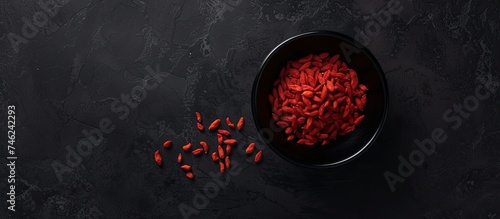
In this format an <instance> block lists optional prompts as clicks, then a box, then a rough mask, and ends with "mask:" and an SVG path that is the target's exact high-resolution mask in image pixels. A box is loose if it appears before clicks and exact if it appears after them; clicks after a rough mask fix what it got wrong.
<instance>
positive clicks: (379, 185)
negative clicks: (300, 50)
mask: <svg viewBox="0 0 500 219" xmlns="http://www.w3.org/2000/svg"><path fill="white" fill-rule="evenodd" d="M386 3H387V2H385V1H368V0H355V1H347V0H342V1H320V0H314V1H291V0H283V1H273V0H240V1H234V0H233V1H228V2H227V3H224V2H223V1H220V0H207V1H200V0H198V1H180V0H178V1H141V0H132V1H117V0H107V1H95V0H78V1H77V0H72V1H71V0H69V1H68V3H67V4H66V5H64V6H62V7H61V8H60V9H59V11H58V13H57V14H56V15H55V16H54V17H52V18H49V22H48V24H46V25H44V26H43V27H42V28H40V32H39V33H38V34H36V36H34V37H33V38H31V39H29V42H28V43H26V44H23V45H21V46H20V48H19V52H15V51H14V49H13V47H12V45H11V43H10V42H9V40H8V37H7V35H8V34H9V33H10V32H12V33H16V34H18V35H21V33H22V30H21V28H22V25H23V21H22V18H23V17H26V18H30V19H31V18H32V16H33V14H35V13H36V12H38V11H41V10H42V9H41V8H40V6H39V5H38V4H37V3H36V1H28V0H21V1H2V2H1V3H0V22H1V23H0V24H1V25H0V105H1V106H0V112H1V117H2V119H1V120H0V127H1V130H2V133H1V134H0V139H1V141H2V142H4V143H2V145H3V146H2V149H1V150H0V153H1V158H0V164H1V166H2V168H1V169H0V171H1V173H2V174H1V176H2V179H1V181H0V188H1V193H2V194H5V193H7V192H8V191H7V187H6V177H5V178H4V176H5V175H6V174H7V167H6V166H5V164H6V162H7V160H6V159H5V157H6V156H7V154H6V149H4V147H5V148H6V144H5V142H6V140H7V138H6V134H4V133H6V126H7V125H6V119H5V118H6V106H7V105H9V104H14V105H16V108H17V110H16V115H17V117H16V120H17V123H16V125H17V127H16V134H17V135H16V137H17V141H16V145H17V151H16V152H17V156H18V157H19V159H18V160H17V183H16V188H17V203H16V208H17V212H16V213H14V214H13V213H10V212H7V211H6V207H2V210H1V211H0V212H1V215H0V217H2V218H5V217H6V216H7V215H10V216H12V217H14V216H16V217H36V218H57V217H61V218H67V217H68V216H70V217H73V216H76V217H78V218H86V217H117V218H118V217H120V218H121V217H168V218H179V217H181V212H180V211H179V205H181V204H186V205H188V206H192V207H193V206H194V205H193V198H195V196H196V194H197V191H199V190H203V188H204V186H205V185H207V183H209V182H212V181H213V179H212V177H210V175H209V173H210V172H212V171H217V166H216V165H215V164H213V163H212V162H211V161H209V157H208V156H205V157H202V158H197V159H194V158H188V159H187V160H188V162H190V163H192V164H194V168H195V170H194V172H195V174H196V177H197V178H196V180H195V181H189V180H187V179H186V178H185V177H184V173H183V172H182V171H181V170H179V169H178V168H177V166H178V165H177V164H176V163H175V161H174V160H175V159H174V158H175V157H176V154H177V153H178V152H179V151H180V148H179V146H180V145H181V144H183V143H184V142H187V141H193V142H197V141H199V140H201V139H204V138H206V136H209V134H206V133H205V134H199V132H198V131H197V130H196V129H195V123H194V116H193V115H194V111H200V112H202V113H203V115H204V117H205V118H206V120H205V121H208V120H211V119H213V118H215V117H223V116H226V115H229V116H231V117H232V118H237V117H239V116H244V117H245V118H247V125H246V127H245V131H244V133H237V134H236V137H237V138H243V137H245V138H247V139H255V138H256V137H257V130H256V129H255V126H254V125H253V121H252V114H251V109H250V96H251V86H252V83H253V79H254V77H255V75H256V74H257V71H258V68H259V65H260V63H261V62H262V60H263V59H264V57H265V56H266V55H267V53H268V52H269V51H270V50H271V49H272V48H273V47H274V46H276V45H277V44H279V43H280V42H282V41H283V40H285V39H287V38H288V37H291V36H294V35H296V34H299V33H303V32H306V31H310V30H319V29H324V30H332V31H337V32H340V33H344V34H347V35H351V36H354V34H355V30H354V27H355V26H358V27H360V28H364V27H365V25H366V24H367V23H368V22H369V21H371V20H372V18H371V15H370V11H371V10H373V11H379V10H380V8H382V7H383V6H384V5H385V4H386ZM401 4H402V6H403V8H404V9H403V11H402V12H401V13H400V14H399V15H397V16H393V17H392V21H391V23H390V24H389V25H388V26H387V27H385V28H383V29H382V30H381V32H380V34H379V35H378V36H377V37H374V38H373V41H372V42H371V43H370V44H369V45H368V49H369V50H370V51H371V52H372V53H373V54H374V55H375V56H376V57H377V59H378V61H379V62H380V64H381V66H382V68H383V69H384V71H385V74H386V78H387V82H388V85H389V94H390V111H389V115H388V119H387V123H386V126H385V127H384V130H383V132H382V134H381V136H380V138H379V139H378V140H377V142H376V143H375V144H374V145H373V146H372V147H371V148H370V149H369V150H368V151H367V152H366V153H365V154H363V156H361V157H359V158H358V159H356V160H355V161H354V162H351V163H349V164H347V165H345V166H342V167H339V168H335V169H326V170H311V169H304V168H301V167H297V166H294V165H293V164H290V163H288V162H286V161H285V160H283V159H282V158H281V157H279V156H277V155H276V154H274V153H273V152H272V151H271V150H269V148H266V146H265V145H262V144H259V145H258V146H257V147H258V149H261V150H263V151H264V159H263V161H262V163H261V164H260V165H254V164H252V163H251V162H247V161H246V156H245V155H243V154H241V146H240V147H239V149H238V150H239V151H235V152H233V156H232V157H233V160H236V161H239V166H240V167H241V169H242V170H241V172H240V173H239V174H235V175H227V176H230V183H229V184H228V185H227V186H226V187H225V188H221V189H220V191H219V194H218V196H217V197H214V198H209V199H208V205H207V206H206V207H205V208H203V209H201V210H200V211H199V212H198V214H197V215H193V217H199V218H213V217H221V218H247V217H260V218H269V217H280V218H318V217H320V218H326V217H333V218H498V217H500V211H499V208H498V203H500V176H499V172H500V156H499V155H500V150H499V149H498V141H499V140H500V129H499V118H500V110H498V109H499V107H500V103H499V96H498V94H494V95H491V96H490V97H489V98H488V99H487V100H484V101H481V102H480V105H479V108H478V110H476V111H475V112H473V113H471V116H470V117H469V118H468V119H464V120H463V124H462V125H461V127H460V128H458V129H457V130H452V129H451V128H450V124H448V123H446V122H444V121H443V119H442V115H443V113H444V112H445V111H446V110H447V109H449V108H451V107H452V106H453V104H455V103H462V102H463V100H464V98H465V97H467V96H469V95H472V94H474V90H475V88H476V87H477V86H478V85H479V84H480V78H482V77H483V76H487V75H491V76H492V79H493V80H494V81H496V82H497V85H498V82H500V78H499V76H498V74H497V73H498V71H499V62H498V59H499V58H500V56H499V55H498V51H500V44H499V43H498V38H499V23H500V14H499V13H498V11H499V10H500V4H499V2H498V1H495V0H491V1H472V0H470V1H445V2H442V3H435V2H434V3H433V2H432V1H428V0H413V1H406V0H401ZM147 66H150V67H151V68H152V69H156V66H158V67H159V70H160V73H159V74H161V78H162V79H163V81H162V82H161V84H160V85H159V86H158V87H157V88H155V89H153V90H149V91H147V96H146V98H145V99H144V100H143V101H141V102H140V104H139V105H138V106H137V107H135V108H130V114H129V115H128V116H125V117H126V118H124V119H120V116H121V115H122V114H121V113H115V112H113V111H112V110H111V105H112V103H113V101H115V100H118V99H120V96H121V95H122V94H128V95H130V92H131V90H132V89H133V87H135V86H137V85H141V84H142V83H143V82H144V78H145V76H146V75H147V73H148V72H147V71H146V70H145V68H146V67H147ZM103 118H109V119H110V120H111V121H113V124H114V125H115V126H116V129H115V130H114V131H113V132H112V133H110V134H105V135H104V140H103V142H102V143H101V144H99V146H98V147H94V148H93V150H92V152H91V153H90V155H88V156H83V157H82V162H81V164H80V165H78V166H77V167H75V168H74V169H73V171H72V172H71V173H65V174H63V175H62V181H59V180H58V179H57V177H56V174H55V172H54V170H53V167H52V163H53V162H54V161H57V162H60V163H63V164H65V163H66V154H67V151H66V149H65V147H66V146H67V145H69V146H70V147H71V148H73V149H75V148H76V146H77V144H78V143H79V142H80V141H82V140H84V139H85V136H84V135H83V134H82V130H84V129H85V130H90V129H92V128H93V127H98V126H99V121H100V120H101V119H103ZM233 120H234V119H233ZM437 127H440V128H443V129H444V130H445V131H446V133H447V136H448V140H447V141H446V142H445V143H443V144H437V147H436V153H435V154H433V155H432V156H430V157H426V160H425V163H424V164H423V165H421V166H418V167H416V169H415V173H414V174H413V175H411V176H410V177H409V178H407V179H406V181H405V182H403V183H398V184H397V185H396V191H395V192H391V191H390V189H389V186H388V185H387V183H386V180H385V178H384V176H383V174H384V172H385V171H391V172H397V168H398V164H399V161H398V159H397V157H398V156H399V155H402V156H403V157H406V158H407V157H408V154H409V153H410V152H411V151H413V150H415V149H416V148H417V146H416V145H415V144H414V143H413V141H414V140H415V139H420V140H421V139H424V138H429V137H430V136H431V131H432V130H433V129H434V128H437ZM169 138H172V139H174V147H173V148H171V149H170V150H168V151H167V150H161V152H162V154H163V155H164V158H165V163H164V166H163V168H158V167H157V166H156V165H155V164H154V161H153V156H152V154H153V152H154V151H155V150H157V149H160V148H161V143H162V142H163V141H164V140H165V139H169ZM213 146H214V145H212V148H213ZM2 197H4V198H5V199H7V196H6V195H3V196H2ZM2 215H4V216H2Z"/></svg>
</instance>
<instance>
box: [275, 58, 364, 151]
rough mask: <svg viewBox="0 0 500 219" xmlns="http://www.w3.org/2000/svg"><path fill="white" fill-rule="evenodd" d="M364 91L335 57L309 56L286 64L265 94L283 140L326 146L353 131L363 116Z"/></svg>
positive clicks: (354, 75)
mask: <svg viewBox="0 0 500 219" xmlns="http://www.w3.org/2000/svg"><path fill="white" fill-rule="evenodd" d="M366 90H368V89H367V87H366V86H365V85H363V84H360V83H358V76H357V73H356V71H355V70H354V69H349V68H348V67H347V64H346V63H345V62H342V61H341V60H339V55H338V54H337V55H333V56H330V55H329V54H328V53H321V54H318V55H314V54H309V55H307V56H305V57H303V58H301V59H299V60H293V61H289V62H287V65H286V66H285V67H283V68H282V70H281V72H280V75H279V79H277V80H276V81H275V82H274V83H273V89H272V92H271V94H269V102H270V104H271V106H272V117H273V119H274V120H275V121H276V125H278V126H279V127H281V128H283V129H285V133H286V134H287V135H288V137H287V140H288V141H292V140H294V139H295V138H297V139H298V140H297V143H298V144H304V145H309V146H312V145H314V144H316V143H319V142H321V144H322V145H327V144H329V142H330V140H335V139H336V138H337V135H339V136H343V135H346V134H347V133H350V132H352V131H354V129H355V127H356V125H358V124H359V123H360V122H361V121H362V120H363V118H364V117H365V116H364V115H360V113H361V112H362V111H363V109H364V108H365V106H366V94H365V91H366Z"/></svg>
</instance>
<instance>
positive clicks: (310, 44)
mask: <svg viewBox="0 0 500 219" xmlns="http://www.w3.org/2000/svg"><path fill="white" fill-rule="evenodd" d="M354 50H356V51H354ZM322 52H329V53H330V54H340V60H342V61H344V62H347V61H348V60H349V58H350V62H347V64H348V66H349V68H352V69H354V70H356V72H357V73H358V78H359V83H362V84H365V85H366V86H367V87H368V89H369V90H368V91H366V95H367V105H366V107H365V109H364V115H365V118H364V120H363V121H362V122H361V123H360V124H358V125H357V126H356V129H355V130H354V131H353V132H351V133H349V134H347V135H345V136H340V137H338V138H337V140H333V141H330V144H329V145H325V146H321V145H314V146H305V145H300V144H297V143H296V141H287V140H286V134H285V133H284V131H283V130H282V129H280V128H277V127H276V126H275V125H274V121H273V119H272V116H271V105H270V103H269V101H268V95H269V94H270V93H271V89H272V87H273V82H274V81H275V80H276V79H277V78H278V76H279V72H280V70H281V68H282V67H284V66H285V64H286V62H287V61H290V60H296V59H299V58H302V57H304V56H306V55H308V54H310V53H314V54H319V53H322ZM344 53H345V54H344ZM348 54H350V55H348ZM346 56H348V57H346ZM387 108H388V95H387V83H386V81H385V77H384V74H383V72H382V68H381V67H380V65H379V64H378V62H377V60H376V59H375V58H374V56H373V55H372V54H371V53H370V52H369V51H368V50H367V49H366V48H364V47H362V46H361V45H359V44H357V43H356V42H355V41H354V40H353V39H352V38H351V37H348V36H346V35H343V34H340V33H336V32H331V31H315V32H308V33H303V34H300V35H297V36H294V37H292V38H290V39H287V40H285V41H284V42H283V43H281V44H279V45H278V46H276V48H274V49H273V50H272V51H271V53H269V55H268V56H267V57H266V59H265V60H264V62H263V63H262V66H261V68H260V72H259V74H258V75H257V77H256V79H255V82H254V85H253V91H252V111H253V117H254V120H255V125H256V126H257V129H258V130H259V134H260V135H261V136H262V137H263V138H264V140H265V141H266V143H267V144H268V145H269V147H271V149H272V150H273V151H275V152H276V153H278V154H279V155H281V156H282V157H284V158H285V159H286V160H288V161H290V162H292V163H295V164H298V165H301V166H307V167H333V166H338V165H341V164H344V163H346V162H348V161H350V160H352V159H354V158H356V157H358V156H359V155H360V154H361V153H362V152H364V151H366V150H367V148H368V147H369V146H370V145H372V144H373V142H374V141H375V139H376V138H377V136H378V135H379V133H380V131H381V129H382V126H383V124H384V121H385V118H386V114H387Z"/></svg>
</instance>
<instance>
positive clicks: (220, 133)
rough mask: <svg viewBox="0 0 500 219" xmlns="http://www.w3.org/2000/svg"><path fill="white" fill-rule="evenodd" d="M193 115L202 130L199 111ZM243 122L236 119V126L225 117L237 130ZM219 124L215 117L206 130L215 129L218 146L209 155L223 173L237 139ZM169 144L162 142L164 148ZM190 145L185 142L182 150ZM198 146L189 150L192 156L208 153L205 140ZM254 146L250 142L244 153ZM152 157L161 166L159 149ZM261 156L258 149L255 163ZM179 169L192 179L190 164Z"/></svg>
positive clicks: (179, 160) (180, 157) (249, 151)
mask: <svg viewBox="0 0 500 219" xmlns="http://www.w3.org/2000/svg"><path fill="white" fill-rule="evenodd" d="M195 115H196V120H197V121H198V122H197V123H196V127H197V128H198V130H200V131H204V130H205V128H204V126H203V124H202V117H201V114H200V113H199V112H196V113H195ZM244 123H245V119H244V118H243V117H241V118H240V119H239V120H238V123H237V124H236V126H235V125H234V124H233V123H232V122H231V120H230V119H229V117H227V118H226V124H227V126H228V127H229V128H232V129H235V128H236V129H237V130H238V131H241V129H242V128H243V124H244ZM220 124H221V120H220V119H215V120H214V121H213V122H212V123H211V124H210V126H209V127H208V131H215V130H217V143H218V146H217V150H216V151H214V152H212V154H211V156H212V160H213V161H214V162H218V163H219V171H220V172H222V173H223V172H224V171H225V170H226V169H228V168H230V166H231V158H230V157H229V154H230V153H231V148H232V146H234V145H235V144H236V142H237V141H236V139H234V138H229V137H230V136H231V132H230V131H228V130H226V129H221V128H220ZM223 144H225V145H226V147H225V150H224V148H223V147H222V145H223ZM171 146H172V140H167V141H165V143H163V147H164V148H170V147H171ZM192 146H193V145H192V144H191V143H187V144H185V145H183V146H182V150H183V151H185V152H188V151H190V150H191V148H192ZM200 146H201V148H196V149H194V150H192V151H191V153H192V155H193V156H197V155H201V154H203V153H205V154H208V152H209V147H208V144H207V143H206V142H205V141H200ZM254 148H255V143H250V144H249V145H248V146H247V148H246V150H245V152H246V154H248V155H250V154H252V152H253V151H254ZM154 158H155V161H156V164H158V166H161V165H162V163H163V158H162V156H161V154H160V151H159V150H156V151H155V153H154ZM261 158H262V151H258V152H257V153H256V154H255V157H254V162H255V163H258V162H260V160H261ZM177 163H179V164H180V165H181V164H183V159H182V153H179V155H178V156H177ZM181 169H182V170H184V171H186V172H187V173H186V177H187V178H189V179H194V174H193V171H192V168H191V165H189V164H184V165H182V166H181Z"/></svg>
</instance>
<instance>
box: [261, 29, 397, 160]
mask: <svg viewBox="0 0 500 219" xmlns="http://www.w3.org/2000/svg"><path fill="white" fill-rule="evenodd" d="M316 35H327V36H334V37H337V38H340V39H341V40H344V41H346V42H348V43H350V44H351V45H354V46H356V47H357V48H359V49H360V50H362V51H363V52H364V53H365V54H366V55H367V56H368V58H369V59H370V61H371V62H372V63H374V65H375V68H376V69H377V70H378V71H379V77H380V79H381V83H382V93H383V96H384V99H385V103H384V108H383V110H384V112H383V114H382V118H381V121H380V124H379V125H378V127H377V129H376V131H375V133H374V134H373V136H372V137H371V138H370V140H369V141H368V142H367V143H366V144H365V145H364V146H363V147H362V148H361V149H359V150H358V151H356V153H354V154H352V155H350V156H349V157H347V158H344V159H342V160H339V161H336V162H333V163H327V164H304V163H301V162H297V161H295V160H293V159H291V158H288V157H287V156H285V155H284V154H282V153H281V152H280V151H279V150H278V149H277V148H275V146H274V145H273V144H272V143H271V142H269V141H267V140H264V141H265V143H266V145H267V146H268V147H269V148H271V150H273V151H274V153H276V154H278V155H279V156H280V157H282V158H283V159H285V160H287V161H288V162H290V163H293V164H295V165H297V166H301V167H307V168H313V169H325V168H332V167H339V166H342V165H344V164H347V163H349V162H351V161H352V160H354V159H355V158H357V157H359V156H360V155H361V154H363V153H364V152H365V151H367V150H368V148H370V146H371V145H373V144H374V143H375V140H376V139H377V138H378V137H379V136H380V133H381V132H382V130H383V126H384V125H385V121H386V118H387V113H388V109H389V95H388V86H387V81H386V78H385V74H384V71H383V69H382V67H381V66H380V63H379V62H378V61H377V59H375V56H374V55H373V54H372V53H371V52H370V51H369V50H368V48H366V46H363V45H362V44H360V43H359V42H357V41H355V40H354V39H353V38H352V37H349V36H347V35H345V34H342V33H339V32H335V31H329V30H315V31H309V32H304V33H301V34H297V35H295V36H292V37H290V38H288V39H286V40H284V41H283V42H281V43H280V44H278V45H277V46H275V47H274V48H273V49H272V50H271V51H270V52H269V53H268V54H267V56H266V57H265V58H264V61H263V62H262V64H261V65H260V67H259V72H258V74H257V76H256V77H255V79H254V83H253V86H252V96H251V107H252V117H253V119H254V121H255V122H254V125H255V126H256V128H257V132H258V135H259V136H260V137H264V136H262V134H261V132H260V130H262V127H261V126H260V124H259V123H257V121H258V118H257V113H256V112H257V102H256V101H257V97H256V92H257V85H258V84H259V82H260V79H261V77H262V74H263V70H264V68H265V67H266V66H267V64H268V62H269V60H270V59H271V57H272V56H273V55H274V54H275V53H276V52H277V51H278V50H280V49H281V48H283V47H284V46H285V45H287V44H289V43H291V42H293V41H295V40H298V39H300V38H304V37H309V36H316ZM360 45H361V46H360Z"/></svg>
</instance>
